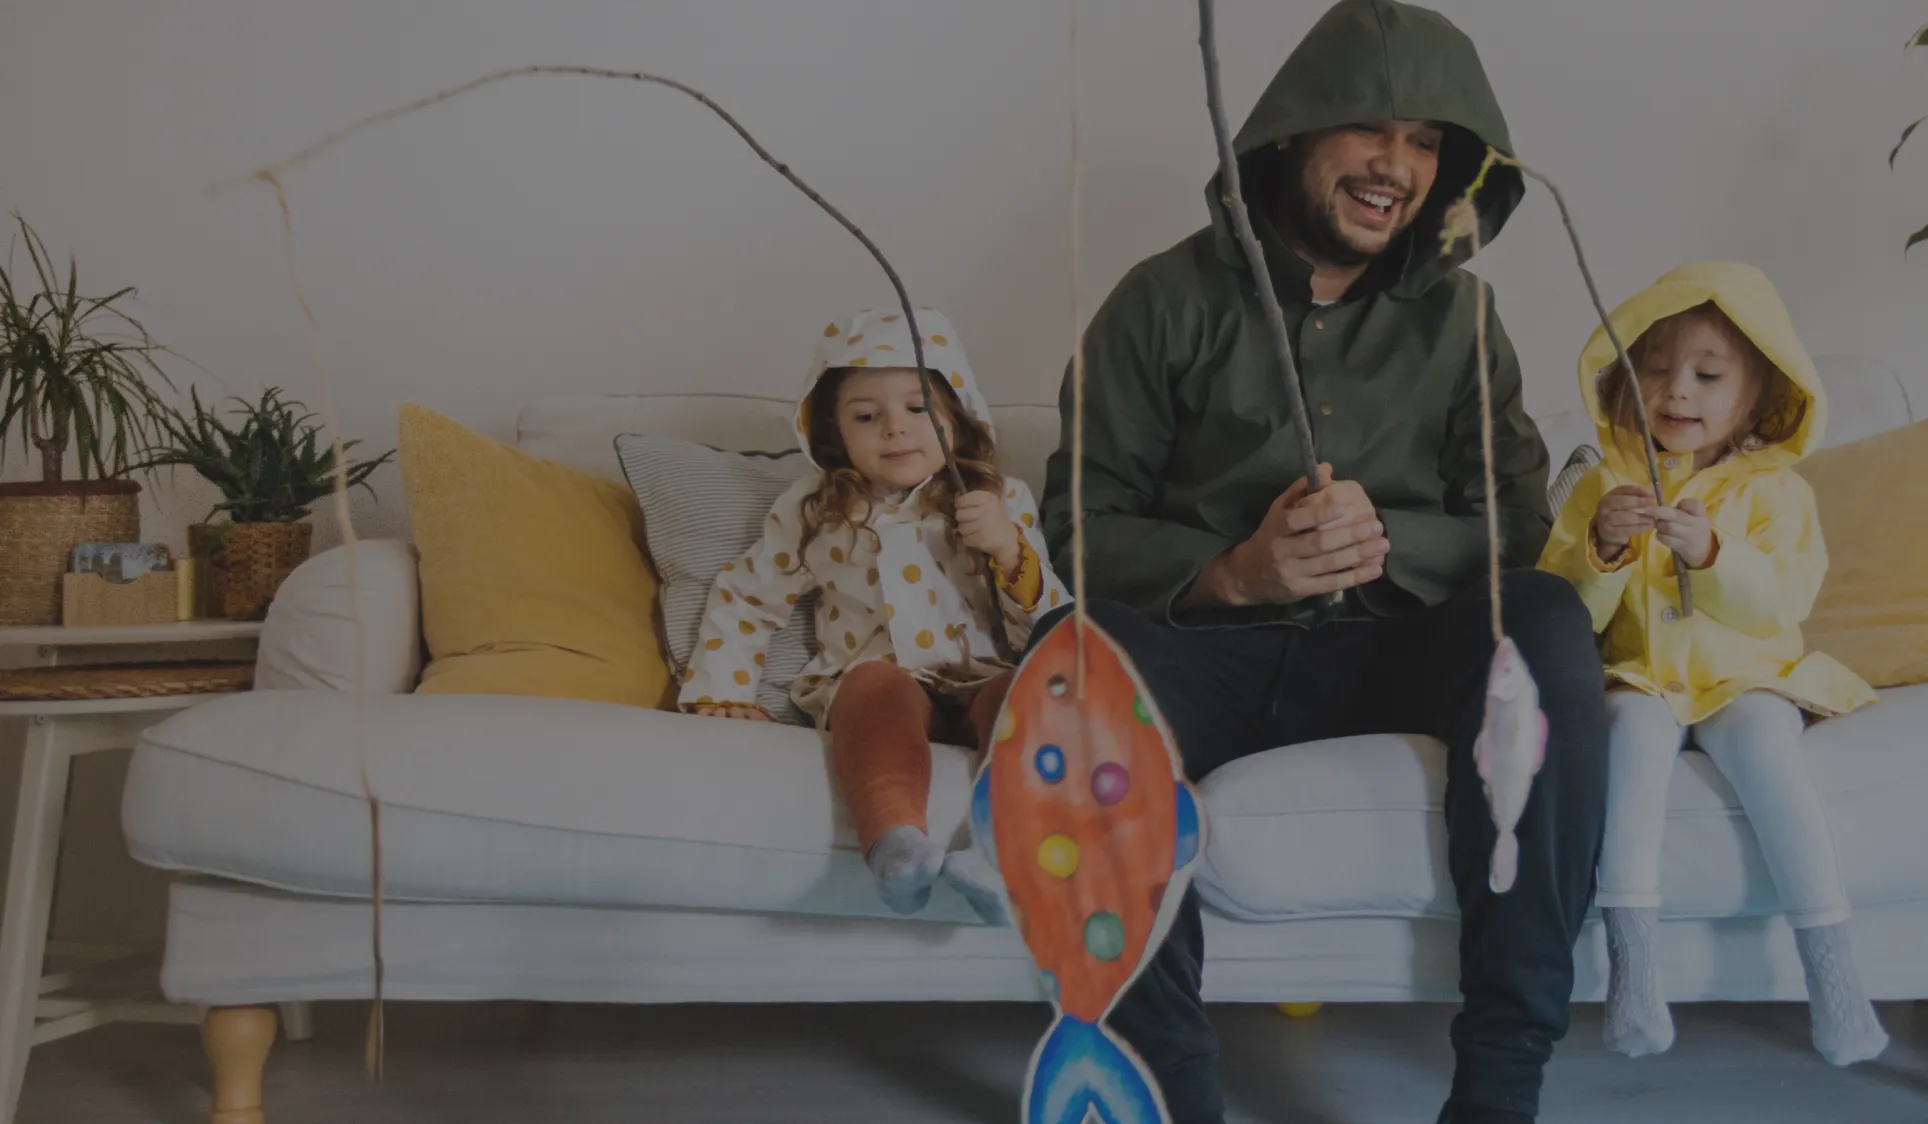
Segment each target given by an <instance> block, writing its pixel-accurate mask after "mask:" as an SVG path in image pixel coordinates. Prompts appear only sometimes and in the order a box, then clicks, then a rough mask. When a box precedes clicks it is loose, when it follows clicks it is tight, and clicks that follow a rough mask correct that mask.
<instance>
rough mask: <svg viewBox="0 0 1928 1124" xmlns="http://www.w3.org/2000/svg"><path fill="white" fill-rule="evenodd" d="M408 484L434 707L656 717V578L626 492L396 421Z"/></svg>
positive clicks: (445, 426)
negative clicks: (478, 702) (458, 699)
mask: <svg viewBox="0 0 1928 1124" xmlns="http://www.w3.org/2000/svg"><path fill="white" fill-rule="evenodd" d="M400 447H401V466H402V483H403V487H404V488H405V490H406V492H407V496H408V511H409V517H410V520H411V521H412V522H413V524H414V529H415V545H416V548H417V550H418V551H419V552H420V554H421V597H422V635H423V638H424V639H425V640H426V641H427V643H428V652H429V665H428V667H427V668H426V669H425V670H424V671H423V673H422V684H421V686H420V688H418V689H419V690H420V691H422V692H423V693H426V694H451V695H458V694H477V693H482V694H516V695H542V696H551V697H557V698H574V699H589V700H596V701H600V702H619V703H627V704H630V705H632V706H642V707H654V706H660V705H662V703H663V701H664V698H665V696H666V695H667V693H668V690H669V685H670V672H669V664H668V661H667V660H665V659H664V658H663V651H662V644H661V642H660V641H659V640H658V638H657V635H656V584H657V583H656V576H655V574H653V573H652V572H651V571H650V568H649V564H648V562H647V560H646V559H645V558H644V557H643V552H642V537H643V526H642V519H641V514H640V513H639V512H638V511H637V509H636V503H635V501H634V499H632V498H631V496H630V494H629V492H628V490H627V489H625V488H623V487H622V486H621V485H620V484H615V483H611V482H609V481H605V480H598V479H595V478H594V477H590V476H585V475H583V474H582V473H580V472H577V471H575V470H574V469H571V468H566V467H564V466H562V465H558V464H551V463H549V462H546V461H543V460H539V459H538V458H536V457H532V456H530V455H529V454H527V453H525V452H522V451H521V450H519V449H516V448H514V447H513V446H510V445H505V444H503V443H501V442H499V441H491V440H489V439H488V438H486V437H483V436H482V435H481V434H478V433H475V432H473V431H471V430H469V429H467V428H465V427H463V426H461V425H458V424H457V423H455V422H454V421H451V420H450V419H448V418H445V417H443V416H441V415H440V414H437V413H435V412H434V411H432V410H428V409H425V408H423V407H421V406H413V405H405V406H403V407H402V413H401V442H400Z"/></svg>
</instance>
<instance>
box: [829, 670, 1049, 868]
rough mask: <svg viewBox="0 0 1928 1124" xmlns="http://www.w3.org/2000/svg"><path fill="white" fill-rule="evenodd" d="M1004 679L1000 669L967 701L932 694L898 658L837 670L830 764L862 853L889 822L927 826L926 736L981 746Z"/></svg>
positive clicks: (1001, 695) (928, 762)
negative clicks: (841, 672) (842, 671)
mask: <svg viewBox="0 0 1928 1124" xmlns="http://www.w3.org/2000/svg"><path fill="white" fill-rule="evenodd" d="M1010 686H1011V673H1010V672H1006V673H1005V674H1003V675H1000V676H998V677H997V678H996V679H993V680H991V681H990V682H989V683H986V684H985V685H984V686H983V687H981V688H979V689H978V692H977V694H975V695H973V696H972V697H971V698H970V701H969V702H968V704H966V703H964V702H963V700H961V699H957V698H956V697H955V696H942V697H940V698H933V696H932V693H931V691H930V690H929V689H928V688H926V687H925V686H924V685H923V684H922V683H919V682H918V681H917V680H915V679H913V678H911V675H910V673H909V672H907V671H905V670H904V669H903V668H901V667H898V666H897V665H896V664H889V663H881V662H873V663H864V664H858V665H857V666H856V667H854V668H851V669H850V671H849V673H848V674H846V675H845V676H844V677H843V681H842V682H841V683H839V684H838V685H837V695H836V698H835V699H833V700H831V703H830V713H829V714H828V715H826V716H825V717H826V718H827V724H828V725H829V728H830V767H831V772H832V773H833V774H834V775H835V777H836V780H837V791H838V793H839V794H840V795H842V796H843V800H844V805H845V806H846V807H848V808H849V809H850V817H851V819H853V820H855V821H856V824H857V843H858V845H859V846H860V847H862V848H863V850H864V853H865V854H869V853H870V845H871V844H872V843H875V842H876V841H877V838H878V836H881V835H882V834H884V833H885V832H886V831H889V830H890V829H891V828H893V827H901V826H903V825H905V824H908V825H910V826H911V827H915V828H916V829H917V830H919V831H928V830H929V827H928V825H927V824H926V823H925V820H924V808H925V805H926V804H928V803H929V801H930V792H931V739H932V738H937V739H940V740H943V741H949V742H955V743H956V744H959V745H968V746H971V747H973V748H975V749H979V750H982V749H983V748H984V739H985V738H986V736H988V735H989V733H990V731H991V724H992V723H993V722H995V721H997V712H998V708H999V707H1001V706H1003V705H1004V692H1005V691H1007V690H1009V689H1010Z"/></svg>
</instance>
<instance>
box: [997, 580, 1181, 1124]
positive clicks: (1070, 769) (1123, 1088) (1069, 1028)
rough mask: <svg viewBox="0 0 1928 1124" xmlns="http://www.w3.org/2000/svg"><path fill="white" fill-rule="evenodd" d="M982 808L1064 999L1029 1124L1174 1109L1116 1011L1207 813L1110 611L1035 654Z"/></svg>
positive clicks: (1158, 1118) (1015, 896)
mask: <svg viewBox="0 0 1928 1124" xmlns="http://www.w3.org/2000/svg"><path fill="white" fill-rule="evenodd" d="M1080 646H1082V647H1083V650H1084V661H1083V669H1082V690H1081V689H1080V668H1079V660H1078V649H1079V647H1080ZM971 821H972V828H973V830H974V832H975V834H976V837H977V843H978V846H979V847H980V848H982V849H983V850H984V852H985V854H986V856H987V857H988V858H989V859H990V860H991V862H992V863H993V864H995V865H996V866H997V868H998V870H999V872H1000V873H1001V874H1002V875H1003V880H1004V888H1005V898H1006V905H1007V907H1008V909H1009V913H1010V916H1011V919H1012V923H1013V924H1014V925H1016V926H1017V929H1018V931H1019V932H1020V933H1021V934H1022V935H1023V937H1024V943H1025V945H1026V947H1027V948H1028V949H1029V950H1030V953H1031V958H1032V959H1033V960H1034V961H1036V963H1037V965H1038V968H1039V969H1040V970H1041V972H1042V973H1043V977H1044V981H1045V987H1046V991H1047V993H1048V994H1049V995H1050V997H1051V1002H1052V1005H1053V1006H1054V1007H1056V1008H1057V1010H1058V1018H1057V1019H1056V1020H1055V1021H1054V1022H1053V1023H1052V1024H1051V1029H1050V1030H1049V1031H1048V1032H1046V1034H1045V1037H1044V1039H1043V1041H1041V1042H1040V1043H1039V1044H1038V1048H1037V1050H1036V1051H1034V1052H1033V1053H1032V1055H1031V1070H1030V1073H1029V1075H1028V1076H1027V1078H1026V1081H1025V1093H1024V1116H1023V1119H1024V1121H1025V1124H1084V1122H1085V1121H1086V1120H1087V1119H1089V1118H1094V1117H1095V1118H1096V1119H1097V1120H1100V1121H1103V1122H1104V1124H1163V1122H1165V1121H1167V1120H1168V1119H1169V1118H1168V1117H1167V1116H1166V1111H1165V1104H1164V1098H1163V1097H1162V1096H1161V1094H1160V1093H1159V1091H1158V1084H1157V1082H1156V1080H1154V1079H1153V1077H1152V1075H1151V1072H1150V1071H1149V1070H1148V1069H1147V1068H1146V1067H1145V1064H1144V1062H1143V1061H1141V1060H1140V1059H1139V1058H1138V1056H1137V1055H1136V1054H1135V1053H1134V1052H1133V1051H1132V1049H1131V1047H1130V1046H1129V1045H1127V1044H1126V1043H1125V1042H1124V1040H1123V1039H1121V1038H1119V1037H1118V1036H1117V1035H1116V1034H1114V1033H1113V1032H1112V1031H1111V1030H1110V1029H1109V1028H1107V1027H1106V1026H1105V1025H1104V1021H1103V1020H1104V1017H1105V1015H1106V1014H1107V1013H1109V1012H1110V1010H1111V1008H1112V1007H1113V1006H1114V1005H1115V1004H1116V1003H1117V1002H1118V997H1119V996H1121V995H1123V994H1124V993H1125V990H1126V989H1127V988H1128V987H1130V986H1131V983H1132V981H1133V980H1135V979H1136V978H1137V976H1138V973H1139V972H1140V971H1142V970H1143V968H1144V965H1145V963H1146V962H1147V961H1148V960H1149V959H1150V958H1151V955H1152V954H1153V953H1154V952H1156V951H1157V949H1158V947H1159V945H1160V944H1162V943H1163V941H1164V938H1165V934H1166V932H1167V931H1168V930H1169V929H1170V928H1171V925H1172V921H1173V919H1174V918H1175V917H1176V916H1177V909H1178V904H1179V902H1180V900H1181V899H1182V898H1183V897H1184V895H1185V887H1186V885H1187V884H1188V883H1189V882H1190V881H1191V876H1192V869H1193V867H1194V866H1195V865H1196V863H1197V861H1198V858H1199V856H1200V855H1201V854H1202V853H1203V851H1204V845H1205V823H1204V819H1203V817H1201V816H1200V814H1199V804H1198V801H1197V799H1196V797H1195V796H1194V795H1193V793H1192V790H1191V787H1190V786H1189V785H1188V784H1186V783H1185V780H1184V773H1183V766H1182V764H1181V762H1180V760H1179V757H1178V754H1177V752H1176V743H1175V742H1174V740H1173V739H1172V737H1171V734H1170V731H1169V730H1168V729H1167V728H1166V726H1165V723H1164V719H1163V718H1161V717H1160V716H1159V714H1158V710H1157V707H1156V704H1155V703H1154V702H1153V701H1152V698H1151V694H1150V692H1148V691H1147V690H1146V689H1145V685H1144V683H1143V682H1142V681H1141V680H1140V679H1139V677H1138V674H1137V672H1136V670H1135V669H1134V668H1133V667H1132V666H1131V663H1130V661H1129V660H1127V659H1126V657H1125V654H1124V653H1123V651H1121V650H1120V649H1119V648H1118V646H1117V644H1116V643H1115V642H1113V641H1112V639H1111V638H1110V637H1109V636H1107V635H1105V633H1104V631H1103V630H1101V629H1100V628H1099V627H1098V626H1097V625H1095V624H1093V623H1091V622H1089V621H1085V622H1080V621H1078V620H1077V619H1076V618H1066V619H1065V620H1063V621H1062V622H1060V623H1059V624H1058V625H1057V626H1055V627H1054V628H1053V629H1052V631H1051V633H1050V635H1048V636H1046V637H1045V638H1044V639H1043V640H1042V641H1040V642H1039V643H1038V644H1037V645H1036V646H1035V647H1033V648H1032V650H1031V653H1030V654H1029V655H1028V656H1026V657H1025V659H1024V662H1023V663H1022V664H1021V665H1020V666H1019V668H1018V671H1017V675H1016V677H1015V678H1014V679H1013V681H1012V683H1011V689H1010V693H1009V694H1008V695H1007V696H1006V698H1005V702H1004V709H1003V711H1002V712H1001V713H1000V715H999V717H998V723H997V727H996V732H995V733H994V735H993V737H992V739H991V746H990V750H989V753H988V754H987V756H986V757H985V760H984V764H983V767H982V768H981V769H980V770H979V772H978V775H977V781H976V784H975V786H974V787H973V789H972V794H971Z"/></svg>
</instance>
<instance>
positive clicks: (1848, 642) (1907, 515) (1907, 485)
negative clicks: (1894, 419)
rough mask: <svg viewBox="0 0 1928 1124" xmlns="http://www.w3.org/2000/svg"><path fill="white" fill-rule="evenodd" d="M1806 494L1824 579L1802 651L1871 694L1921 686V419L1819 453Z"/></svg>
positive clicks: (1927, 485) (1924, 545)
mask: <svg viewBox="0 0 1928 1124" xmlns="http://www.w3.org/2000/svg"><path fill="white" fill-rule="evenodd" d="M1795 471H1797V472H1799V473H1800V474H1801V475H1802V476H1803V477H1805V478H1806V479H1807V482H1808V483H1809V484H1810V485H1812V486H1813V488H1814V500H1815V507H1816V509H1817V510H1818V511H1819V512H1820V515H1821V534H1822V536H1823V537H1824V538H1825V539H1826V541H1827V545H1828V576H1827V580H1826V581H1825V582H1823V583H1822V585H1821V594H1820V597H1819V598H1817V599H1816V600H1815V603H1814V611H1813V613H1812V614H1810V615H1809V617H1808V619H1807V622H1806V623H1805V624H1804V625H1802V626H1801V631H1802V633H1803V634H1804V635H1805V636H1806V638H1807V643H1808V647H1809V648H1812V649H1814V650H1816V651H1822V652H1826V653H1827V654H1829V655H1831V656H1833V657H1834V658H1835V659H1837V660H1840V661H1841V662H1842V663H1844V664H1847V665H1848V667H1849V668H1851V669H1852V670H1853V671H1854V673H1855V674H1857V675H1859V676H1861V678H1863V679H1866V680H1867V681H1868V682H1869V683H1872V684H1873V685H1875V686H1876V687H1899V686H1903V685H1905V684H1909V683H1928V421H1919V422H1916V423H1914V424H1913V425H1909V426H1903V427H1901V428H1900V429H1891V430H1888V431H1887V432H1885V433H1877V434H1875V435H1874V436H1872V437H1864V438H1862V439H1861V440H1859V441H1855V442H1851V443H1849V444H1846V445H1837V446H1835V447H1834V448H1832V449H1823V450H1821V451H1820V452H1818V453H1815V454H1813V455H1812V456H1810V457H1808V459H1807V460H1805V461H1803V462H1802V463H1801V464H1800V465H1799V466H1798V467H1797V468H1796V469H1795Z"/></svg>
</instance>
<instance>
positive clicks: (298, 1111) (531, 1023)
mask: <svg viewBox="0 0 1928 1124" xmlns="http://www.w3.org/2000/svg"><path fill="white" fill-rule="evenodd" d="M1599 1013H1600V1009H1599V1007H1597V1006H1581V1007H1577V1008H1575V1012H1574V1028H1573V1033H1572V1034H1571V1035H1570V1036H1569V1037H1568V1039H1567V1042H1566V1043H1565V1044H1564V1045H1563V1046H1562V1048H1561V1050H1560V1053H1559V1056H1558V1057H1557V1059H1556V1060H1555V1062H1554V1065H1553V1067H1552V1069H1551V1070H1550V1071H1549V1075H1548V1087H1547V1094H1546V1101H1545V1105H1544V1111H1543V1114H1542V1116H1541V1121H1542V1124H1607V1122H1612V1124H1623V1122H1627V1121H1640V1122H1645V1124H1675V1122H1687V1121H1692V1122H1694V1124H1725V1122H1729V1121H1733V1122H1742V1121H1745V1122H1747V1124H1782V1122H1785V1124H1796V1122H1799V1124H1817V1122H1829V1124H1833V1122H1850V1121H1851V1122H1853V1124H1904V1122H1905V1124H1921V1122H1923V1121H1928V1051H1925V1050H1924V1049H1923V1046H1922V1039H1921V1038H1920V1037H1919V1036H1918V1035H1917V1034H1916V1032H1915V1031H1914V1029H1913V1025H1911V1022H1910V1020H1911V1019H1913V1020H1914V1021H1915V1022H1918V1023H1919V1024H1920V1025H1921V1026H1922V1028H1923V1029H1924V1030H1928V1008H1914V1007H1910V1006H1906V1005H1902V1006H1884V1008H1883V1014H1884V1017H1886V1018H1887V1020H1888V1023H1889V1030H1890V1032H1891V1033H1892V1034H1893V1035H1894V1038H1895V1044H1894V1046H1893V1047H1891V1048H1890V1050H1889V1052H1888V1053H1887V1054H1886V1055H1885V1056H1883V1057H1882V1058H1881V1059H1880V1060H1879V1061H1877V1062H1875V1063H1872V1064H1869V1065H1863V1066H1859V1067H1856V1068H1854V1069H1852V1070H1845V1071H1844V1070H1837V1069H1834V1068H1832V1067H1830V1066H1828V1065H1827V1064H1826V1063H1824V1062H1822V1061H1821V1060H1820V1059H1819V1057H1817V1056H1816V1055H1815V1054H1814V1053H1813V1051H1812V1050H1811V1049H1810V1048H1809V1046H1808V1044H1807V1020H1806V1011H1805V1008H1802V1007H1799V1006H1793V1005H1748V1006H1726V1005H1708V1006H1689V1007H1682V1008H1678V1009H1677V1010H1676V1016H1677V1021H1678V1023H1679V1027H1680V1040H1679V1043H1678V1044H1677V1045H1676V1046H1675V1048H1674V1050H1673V1051H1672V1052H1671V1053H1670V1054H1668V1055H1667V1056H1665V1057H1662V1058H1657V1059H1646V1060H1643V1061H1639V1062H1630V1061H1627V1060H1625V1059H1622V1058H1619V1057H1617V1056H1615V1055H1612V1054H1608V1053H1607V1052H1606V1051H1605V1050H1604V1049H1603V1048H1602V1047H1601V1046H1600V1044H1599V1034H1600V1024H1599ZM316 1015H317V1023H318V1025H319V1029H320V1035H319V1037H318V1038H317V1039H316V1040H315V1041H312V1042H308V1043H303V1044H297V1045H288V1044H286V1043H281V1044H277V1046H276V1048H275V1052H274V1055H273V1057H272V1058H271V1059H270V1062H269V1069H268V1078H267V1108H268V1114H267V1115H268V1124H335V1122H354V1124H403V1122H407V1124H443V1122H446V1124H525V1122H526V1124H534V1122H547V1121H569V1122H570V1124H604V1122H607V1124H617V1122H621V1124H636V1122H662V1124H766V1122H767V1124H818V1122H824V1124H828V1122H831V1121H835V1122H838V1124H848V1122H853V1121H863V1122H870V1121H880V1122H881V1121H889V1122H896V1121H915V1122H918V1124H926V1122H928V1124H1010V1122H1014V1121H1016V1120H1017V1118H1018V1114H1017V1108H1016V1103H1017V1100H1016V1098H1017V1091H1018V1087H1019V1084H1020V1082H1021V1081H1022V1079H1023V1071H1024V1066H1025V1062H1026V1060H1027V1058H1028V1057H1029V1054H1030V1050H1031V1046H1032V1044H1033V1043H1034V1042H1035V1040H1036V1037H1037V1035H1038V1034H1039V1033H1040V1032H1041V1030H1042V1029H1043V1013H1042V1008H1039V1007H1024V1006H1013V1005H988V1004H987V1005H906V1006H895V1005H893V1006H831V1007H764V1008H754V1007H667V1008H620V1007H579V1006H576V1007H540V1006H533V1005H523V1004H472V1005H460V1006H446V1005H423V1004H395V1005H392V1006H391V1008H390V1012H389V1054H388V1058H389V1072H388V1079H387V1081H386V1083H385V1084H383V1085H382V1086H381V1087H379V1088H371V1087H370V1086H369V1085H368V1083H367V1082H366V1080H365V1079H364V1078H363V1076H362V1070H361V1065H360V1050H361V1044H360V1028H361V1026H362V1022H363V1019H364V1018H365V1017H366V1007H365V1006H361V1005H352V1004H335V1005H323V1006H321V1007H319V1008H318V1009H317V1012H316ZM1451 1015H1452V1011H1451V1009H1450V1008H1447V1007H1440V1006H1345V1007H1328V1008H1326V1009H1325V1010H1324V1011H1322V1012H1320V1013H1319V1014H1317V1015H1315V1016H1313V1017H1312V1018H1309V1019H1287V1018H1285V1017H1284V1016H1282V1015H1280V1014H1278V1013H1276V1012H1275V1011H1273V1010H1272V1009H1271V1008H1269V1007H1258V1006H1228V1007H1220V1008H1217V1009H1216V1011H1215V1016H1214V1017H1215V1019H1216V1020H1217V1023H1218V1026H1219V1028H1220V1031H1221V1036H1222V1038H1223V1040H1224V1050H1225V1053H1224V1061H1223V1067H1222V1073H1223V1076H1224V1081H1225V1086H1226V1090H1227V1093H1228V1096H1229V1097H1230V1098H1231V1101H1232V1105H1233V1113H1232V1119H1233V1120H1234V1121H1236V1122H1238V1124H1261V1122H1263V1124H1433V1118H1434V1114H1435V1113H1436V1112H1437V1110H1438V1106H1439V1099H1440V1096H1441V1090H1442V1089H1443V1088H1444V1086H1445V1083H1446V1081H1447V1080H1448V1077H1449V1075H1450V1071H1451V1054H1450V1051H1449V1049H1448V1047H1447V1044H1446V1026H1447V1022H1448V1020H1449V1019H1450V1018H1451ZM207 1104H208V1100H207V1077H206V1067H205V1064H204V1063H203V1061H202V1059H201V1055H200V1048H199V1041H198V1038H197V1036H196V1034H195V1032H194V1031H193V1029H192V1028H187V1027H164V1026H115V1027H107V1028H104V1029H101V1030H97V1031H94V1032H92V1033H89V1034H86V1035H82V1036H80V1037H77V1038H73V1039H69V1040H67V1041H64V1042H60V1043H56V1044H54V1045H51V1046H48V1047H46V1048H44V1049H41V1050H38V1051H36V1052H35V1053H34V1055H33V1061H32V1064H31V1066H30V1067H29V1070H28V1075H27V1087H26V1092H25V1095H24V1097H23V1100H22V1104H21V1110H20V1114H19V1117H18V1119H17V1121H16V1124H82V1122H85V1124H206V1121H207Z"/></svg>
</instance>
